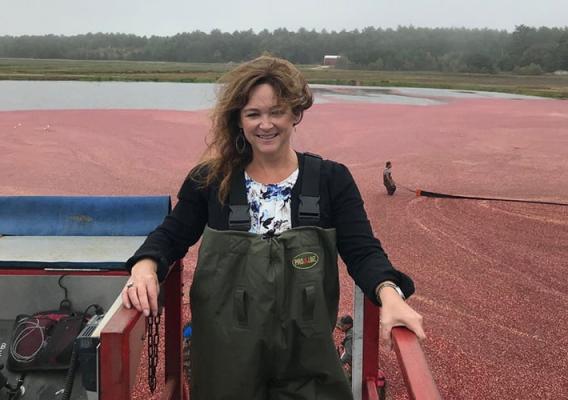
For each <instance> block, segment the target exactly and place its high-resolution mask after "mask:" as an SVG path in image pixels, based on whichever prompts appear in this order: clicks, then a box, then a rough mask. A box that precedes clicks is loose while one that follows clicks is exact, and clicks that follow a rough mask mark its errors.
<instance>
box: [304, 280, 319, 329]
mask: <svg viewBox="0 0 568 400" xmlns="http://www.w3.org/2000/svg"><path fill="white" fill-rule="evenodd" d="M315 308H316V288H315V287H314V286H306V287H305V288H304V289H303V290H302V319H303V320H304V321H313V320H314V312H315Z"/></svg>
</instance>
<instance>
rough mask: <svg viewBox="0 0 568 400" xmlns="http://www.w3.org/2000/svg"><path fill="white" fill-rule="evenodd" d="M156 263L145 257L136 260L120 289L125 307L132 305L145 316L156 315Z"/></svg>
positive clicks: (158, 290)
mask: <svg viewBox="0 0 568 400" xmlns="http://www.w3.org/2000/svg"><path fill="white" fill-rule="evenodd" d="M157 271H158V264H157V263H156V261H154V260H152V259H150V258H145V259H142V260H140V261H138V262H137V263H136V264H134V266H133V267H132V270H131V271H130V279H129V280H128V282H127V283H126V285H125V286H124V289H122V304H123V305H124V307H126V308H132V307H134V308H135V309H137V310H138V311H140V312H143V313H144V315H145V316H146V317H148V316H150V313H152V315H153V316H157V315H158V294H159V293H160V284H159V282H158V274H157Z"/></svg>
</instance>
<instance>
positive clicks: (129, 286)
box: [126, 282, 134, 289]
mask: <svg viewBox="0 0 568 400" xmlns="http://www.w3.org/2000/svg"><path fill="white" fill-rule="evenodd" d="M132 286H134V282H128V283H127V284H126V288H127V289H130V288H131V287H132Z"/></svg>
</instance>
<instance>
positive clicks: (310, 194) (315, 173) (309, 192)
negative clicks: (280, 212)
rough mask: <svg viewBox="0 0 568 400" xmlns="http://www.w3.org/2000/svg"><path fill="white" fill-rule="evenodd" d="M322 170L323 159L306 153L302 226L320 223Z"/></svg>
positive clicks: (299, 217)
mask: <svg viewBox="0 0 568 400" xmlns="http://www.w3.org/2000/svg"><path fill="white" fill-rule="evenodd" d="M320 169H321V157H320V156H318V155H316V154H312V153H304V168H303V171H302V191H301V194H300V204H299V207H298V220H299V223H300V226H309V225H317V224H318V223H319V221H320V209H319V201H320Z"/></svg>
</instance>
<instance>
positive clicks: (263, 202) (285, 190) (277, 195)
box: [245, 169, 298, 234]
mask: <svg viewBox="0 0 568 400" xmlns="http://www.w3.org/2000/svg"><path fill="white" fill-rule="evenodd" d="M297 179H298V169H296V170H295V171H294V172H292V174H291V175H290V176H289V177H288V178H286V179H284V180H283V181H282V182H279V183H274V184H269V185H264V184H262V183H259V182H256V181H255V180H254V179H252V178H251V177H250V176H249V175H248V174H247V173H246V172H245V185H246V190H247V199H248V203H249V205H250V219H251V224H250V231H249V232H252V233H259V234H278V233H282V232H284V231H285V230H287V229H290V228H291V227H292V209H291V204H290V203H291V198H292V188H293V187H294V184H295V183H296V180H297Z"/></svg>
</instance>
